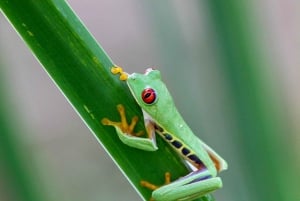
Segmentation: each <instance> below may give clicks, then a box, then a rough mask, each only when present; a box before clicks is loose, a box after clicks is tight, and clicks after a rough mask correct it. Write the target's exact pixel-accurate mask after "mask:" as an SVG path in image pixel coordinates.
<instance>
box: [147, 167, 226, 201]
mask: <svg viewBox="0 0 300 201" xmlns="http://www.w3.org/2000/svg"><path fill="white" fill-rule="evenodd" d="M221 187H222V181H221V179H220V178H219V177H212V176H211V174H210V173H209V171H207V170H205V171H195V172H192V173H190V174H189V175H187V176H185V177H182V178H180V179H178V180H176V181H174V182H172V183H170V184H168V185H165V186H162V187H161V188H158V189H156V190H154V191H153V193H152V197H153V199H154V200H155V201H165V200H170V201H172V200H174V201H175V200H180V201H191V200H194V199H196V198H198V197H201V196H204V195H205V194H207V193H209V192H212V191H214V190H217V189H218V188H221Z"/></svg>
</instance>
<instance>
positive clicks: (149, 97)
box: [142, 88, 156, 104]
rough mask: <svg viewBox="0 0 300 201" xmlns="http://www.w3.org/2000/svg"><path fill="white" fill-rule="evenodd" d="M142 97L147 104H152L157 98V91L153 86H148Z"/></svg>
mask: <svg viewBox="0 0 300 201" xmlns="http://www.w3.org/2000/svg"><path fill="white" fill-rule="evenodd" d="M142 99H143V101H144V102H145V103H147V104H152V103H154V101H155V100H156V93H155V91H154V89H152V88H146V89H144V90H143V92H142Z"/></svg>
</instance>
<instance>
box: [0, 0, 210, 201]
mask: <svg viewBox="0 0 300 201" xmlns="http://www.w3.org/2000/svg"><path fill="white" fill-rule="evenodd" d="M0 5H1V9H2V12H3V13H4V14H5V15H6V16H7V18H8V19H9V21H10V22H11V23H12V25H13V26H14V27H15V29H16V31H17V32H18V33H19V34H20V36H21V37H22V38H23V39H24V41H25V42H26V43H27V44H28V46H29V47H30V48H31V50H32V52H33V53H34V55H35V56H36V57H37V59H38V60H39V61H40V62H41V64H42V65H43V67H44V69H45V70H46V71H47V72H48V73H49V76H50V77H51V78H52V79H53V80H54V82H55V83H56V84H57V86H58V87H59V88H60V90H61V91H62V93H63V94H64V95H65V96H66V98H67V99H68V100H69V101H70V103H71V104H72V105H73V107H74V109H76V111H77V112H78V114H79V115H80V116H81V117H82V119H83V120H84V121H85V123H86V124H87V126H88V127H89V128H90V129H91V130H92V132H93V133H94V134H95V136H96V138H97V139H98V140H99V141H100V143H101V144H102V145H103V146H104V147H105V149H106V150H107V151H108V153H109V154H110V156H111V157H112V158H113V160H114V161H115V162H116V163H117V164H118V166H119V167H120V168H121V169H122V171H123V172H124V174H125V175H126V176H127V177H128V179H129V180H130V181H131V183H132V184H133V185H134V186H135V188H136V189H137V190H138V191H139V193H140V194H141V195H142V197H143V198H144V199H146V200H148V199H149V198H150V197H151V191H150V190H148V189H145V188H143V187H141V186H140V181H141V180H142V179H145V180H149V181H151V182H153V183H157V184H162V183H163V182H164V173H165V172H166V171H169V172H171V175H172V179H176V178H178V177H180V176H183V175H186V174H187V173H188V169H187V168H186V167H185V166H184V165H183V164H182V163H181V160H180V159H179V157H178V156H177V154H175V153H174V152H173V150H171V148H170V147H169V146H168V145H167V144H166V143H165V142H164V141H162V139H160V138H158V139H157V141H158V147H159V150H158V151H156V152H145V151H140V150H137V149H134V148H130V147H128V146H126V145H124V144H123V143H121V141H120V140H119V139H118V137H117V134H116V133H115V130H114V129H113V128H112V127H108V126H103V125H102V124H101V123H100V121H101V119H102V118H104V117H108V118H110V119H112V120H118V119H119V116H118V113H117V110H116V105H117V104H120V103H121V104H123V105H125V108H126V111H127V115H128V118H131V117H133V116H134V115H138V116H139V118H140V119H141V118H142V114H141V110H140V108H139V107H138V105H137V104H136V102H135V101H134V99H133V97H132V96H131V95H130V92H129V90H128V88H127V86H126V85H125V83H123V82H122V81H120V80H119V78H118V76H113V75H112V74H111V73H110V68H111V67H112V66H113V62H112V61H111V59H110V58H109V57H108V55H107V54H106V53H105V52H104V50H103V49H102V48H101V47H100V46H99V45H98V44H97V42H96V41H95V40H94V38H93V37H92V36H91V35H90V33H89V32H88V31H87V30H86V28H85V27H84V26H83V25H82V23H81V22H80V20H79V19H78V18H77V16H76V15H75V14H74V13H73V12H72V10H71V9H70V7H69V6H68V5H67V4H66V2H65V1H61V0H53V1H51V0H44V1H43V3H41V2H38V1H24V0H9V1H6V0H0ZM53 107H54V105H53ZM140 129H144V128H143V124H142V122H141V121H140V123H139V124H138V127H137V130H140ZM115 191H116V192H117V189H115ZM212 199H213V198H212V197H211V196H205V197H203V198H202V199H198V200H212Z"/></svg>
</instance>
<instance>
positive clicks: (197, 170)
mask: <svg viewBox="0 0 300 201" xmlns="http://www.w3.org/2000/svg"><path fill="white" fill-rule="evenodd" d="M126 81H127V84H128V86H129V88H130V91H131V93H132V95H133V96H134V98H135V100H136V101H137V103H138V104H139V106H140V107H141V108H142V110H143V113H144V118H145V125H146V128H147V132H148V136H149V138H140V137H135V136H132V135H127V134H126V133H124V132H122V130H120V129H119V128H118V127H116V126H115V127H116V130H117V133H118V135H119V137H120V138H121V140H122V141H123V142H124V143H126V144H127V145H129V146H132V147H136V148H139V149H143V150H147V151H155V150H156V149H157V146H156V143H155V133H154V131H155V132H156V133H158V134H159V135H160V136H161V137H162V138H163V139H164V140H166V141H167V142H168V143H169V144H170V146H172V147H173V148H174V149H175V150H176V151H177V153H178V154H179V155H180V156H181V157H182V158H183V159H184V160H185V161H187V162H188V163H189V164H190V165H191V166H194V171H193V172H192V173H191V174H189V175H187V176H185V177H182V178H180V179H178V180H175V181H173V182H172V183H170V184H167V185H164V186H162V187H160V188H158V189H156V190H154V191H153V193H152V197H153V199H154V200H155V201H169V200H184V201H190V200H194V199H195V198H197V197H200V196H203V195H205V194H207V193H209V192H211V191H214V190H216V189H218V188H220V187H222V181H221V179H220V178H219V177H216V175H217V172H219V171H221V170H224V169H227V163H226V162H225V160H223V159H222V158H221V157H220V156H219V155H218V154H217V153H216V152H214V151H213V150H212V149H211V148H210V147H208V146H207V145H206V144H205V143H204V142H202V141H201V140H200V139H199V138H198V137H197V136H196V135H195V134H194V133H193V132H192V130H191V129H190V128H189V127H188V125H187V124H186V123H185V121H184V120H183V119H182V117H181V115H180V114H179V112H178V111H177V109H176V107H175V105H174V102H173V99H172V97H171V95H170V93H169V91H168V89H167V88H166V86H165V84H164V83H163V82H162V80H161V76H160V72H159V71H158V70H152V69H147V71H146V72H145V74H138V73H133V74H130V75H128V77H127V80H126ZM149 88H151V89H153V90H154V93H155V94H154V95H155V96H156V98H155V101H154V102H153V103H151V104H147V103H145V101H144V100H143V97H142V95H141V94H142V93H143V91H144V90H145V89H149Z"/></svg>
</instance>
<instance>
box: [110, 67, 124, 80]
mask: <svg viewBox="0 0 300 201" xmlns="http://www.w3.org/2000/svg"><path fill="white" fill-rule="evenodd" d="M110 71H111V73H112V74H114V75H116V74H120V78H119V79H120V80H122V81H125V80H127V78H128V75H127V73H125V72H124V71H123V69H122V68H121V67H120V66H113V67H112V68H111V70H110Z"/></svg>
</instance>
